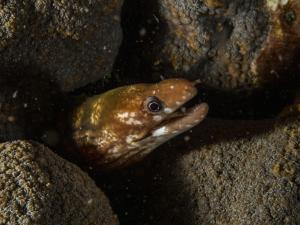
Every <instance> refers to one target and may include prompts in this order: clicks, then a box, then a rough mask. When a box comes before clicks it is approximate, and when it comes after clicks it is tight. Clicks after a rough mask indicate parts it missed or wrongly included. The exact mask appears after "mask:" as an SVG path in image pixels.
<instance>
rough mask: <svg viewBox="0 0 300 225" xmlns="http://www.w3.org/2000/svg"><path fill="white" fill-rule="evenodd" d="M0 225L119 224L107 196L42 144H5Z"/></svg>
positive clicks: (0, 151)
mask: <svg viewBox="0 0 300 225" xmlns="http://www.w3.org/2000/svg"><path fill="white" fill-rule="evenodd" d="M0 171H1V172H0V224H3V225H21V224H22V225H27V224H28V225H29V224H30V225H53V224H57V225H76V224H78V225H79V224H80V225H84V224H86V225H91V224H93V225H105V224H107V225H113V224H119V223H118V220H117V218H116V216H115V215H114V214H113V212H112V210H111V208H110V205H109V202H108V200H107V198H106V197H105V195H104V194H103V192H102V191H101V190H100V189H99V188H98V187H97V186H96V185H95V183H94V182H93V181H92V179H91V178H89V177H88V176H87V174H85V173H84V172H82V171H81V170H80V169H79V168H78V167H77V166H75V165H73V164H71V163H69V162H67V161H65V160H64V159H62V158H60V157H59V156H57V155H55V154H54V153H53V152H52V151H51V150H49V149H47V148H46V147H44V146H43V145H40V144H38V143H34V142H27V141H14V142H6V143H2V144H0Z"/></svg>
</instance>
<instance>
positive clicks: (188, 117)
mask: <svg viewBox="0 0 300 225" xmlns="http://www.w3.org/2000/svg"><path fill="white" fill-rule="evenodd" d="M208 109H209V107H208V105H207V103H200V104H197V105H195V106H193V107H191V108H189V109H187V110H185V107H181V108H179V109H178V110H176V111H175V112H174V113H172V114H171V115H170V116H169V117H168V118H167V119H166V120H165V121H164V122H163V123H161V124H160V125H159V126H158V127H155V128H154V129H153V131H152V136H154V137H159V136H170V137H173V136H175V135H178V134H180V133H183V132H185V131H187V130H189V129H191V128H192V127H194V126H196V125H197V124H199V123H200V122H201V121H202V120H203V119H204V118H205V116H206V115H207V113H208Z"/></svg>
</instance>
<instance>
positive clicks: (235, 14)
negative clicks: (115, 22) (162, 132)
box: [122, 0, 300, 91]
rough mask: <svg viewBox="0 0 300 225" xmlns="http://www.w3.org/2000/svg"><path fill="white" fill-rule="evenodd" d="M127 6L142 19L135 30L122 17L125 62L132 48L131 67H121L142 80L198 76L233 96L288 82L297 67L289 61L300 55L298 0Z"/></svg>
mask: <svg viewBox="0 0 300 225" xmlns="http://www.w3.org/2000/svg"><path fill="white" fill-rule="evenodd" d="M132 2H136V7H139V9H141V10H143V11H142V12H139V13H132V11H133V10H132V11H130V10H131V9H130V7H129V6H127V8H128V11H129V12H130V13H131V17H133V18H135V20H136V21H139V22H138V24H137V25H136V26H137V27H136V29H135V30H134V31H133V29H132V28H131V27H130V25H131V24H130V21H132V20H133V19H132V18H129V17H130V13H129V12H128V15H127V17H124V20H125V23H124V24H125V26H124V29H125V32H124V33H125V35H127V37H124V39H125V40H128V41H127V42H125V43H126V44H127V45H128V46H129V47H128V49H127V50H124V53H122V54H124V55H125V56H126V58H128V52H132V51H133V50H132V49H134V48H136V50H135V55H134V56H133V57H132V59H131V63H130V60H127V61H126V65H125V66H124V67H125V69H127V70H128V72H127V73H128V74H130V75H132V74H134V68H135V73H136V74H138V75H137V76H140V77H142V78H141V79H146V80H147V79H148V80H149V78H152V79H159V77H161V76H163V77H165V78H167V77H174V76H184V77H185V78H188V79H198V78H200V79H201V80H202V81H203V83H204V84H205V85H207V86H209V87H212V88H215V89H223V90H234V91H237V90H248V89H255V88H262V87H265V86H267V85H270V84H276V83H277V82H278V80H280V81H282V80H288V81H289V82H291V80H292V79H291V78H292V77H293V76H294V73H295V70H299V69H297V66H296V64H297V63H298V61H297V60H294V59H295V58H299V57H298V56H299V53H300V44H299V43H300V33H299V30H300V16H299V13H300V2H299V1H298V0H287V1H279V0H275V1H274V0H264V1H261V0H251V1H247V2H245V1H243V0H235V1H226V0H201V1H190V0H183V1H178V0H174V1H172V0H158V1H151V2H146V3H145V2H143V1H138V0H137V1H131V2H130V3H127V4H131V5H133V6H132V7H135V5H134V3H132ZM125 9H126V8H125ZM126 18H129V19H128V24H127V26H126ZM126 31H127V32H126ZM142 31H143V32H142ZM130 39H132V41H131V42H130V41H129V40H130ZM134 43H136V44H134ZM124 49H126V47H124ZM145 59H147V60H145ZM145 61H146V62H145ZM148 71H149V72H148ZM153 74H156V76H155V75H153ZM125 75H126V72H125ZM281 84H282V83H281Z"/></svg>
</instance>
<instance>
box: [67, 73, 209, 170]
mask: <svg viewBox="0 0 300 225" xmlns="http://www.w3.org/2000/svg"><path fill="white" fill-rule="evenodd" d="M196 83H197V82H190V81H188V80H185V79H167V80H163V81H161V82H159V83H155V84H134V85H129V86H124V87H119V88H116V89H113V90H110V91H108V92H105V93H103V94H100V95H95V96H92V97H89V98H87V99H85V100H84V101H83V102H82V103H81V104H79V105H78V106H77V107H75V109H73V111H72V112H71V117H70V118H71V121H70V128H71V131H70V132H71V133H70V136H71V139H72V142H73V143H74V144H75V149H76V150H78V151H79V152H80V153H81V157H83V158H84V159H86V161H87V162H88V163H90V165H92V166H94V167H97V168H101V169H102V168H103V169H112V168H117V167H123V166H126V165H129V164H132V163H134V162H136V161H139V160H141V159H142V158H144V157H145V156H146V155H148V154H149V153H150V152H151V151H152V150H153V149H155V148H156V147H157V146H159V145H161V144H162V143H164V142H166V141H168V140H169V139H171V138H172V137H174V136H176V135H178V134H180V133H182V132H184V131H187V130H189V129H190V128H192V127H194V126H195V125H197V124H198V123H200V122H201V121H202V120H203V119H204V118H205V116H206V114H207V112H208V105H207V104H206V103H200V104H198V105H195V106H193V107H191V108H189V109H185V108H184V107H183V105H184V104H185V103H187V102H188V101H189V100H191V99H192V98H193V97H195V95H196V94H197V88H196V87H195V85H196ZM183 109H184V110H183Z"/></svg>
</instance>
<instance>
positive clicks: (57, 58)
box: [0, 0, 123, 91]
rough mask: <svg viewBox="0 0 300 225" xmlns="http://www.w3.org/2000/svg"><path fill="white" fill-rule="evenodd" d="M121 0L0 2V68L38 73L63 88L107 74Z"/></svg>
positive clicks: (112, 57)
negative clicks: (28, 69) (25, 69)
mask: <svg viewBox="0 0 300 225" xmlns="http://www.w3.org/2000/svg"><path fill="white" fill-rule="evenodd" d="M122 3H123V1H122V0H113V1H111V0H89V1H78V0H72V1H58V0H36V1H30V0H22V1H18V0H10V1H5V2H2V3H1V4H0V37H1V41H0V59H1V62H2V63H1V70H0V72H1V73H2V74H3V71H5V70H11V71H12V73H13V74H19V73H23V69H24V68H26V67H30V71H29V72H30V73H36V72H40V74H43V75H42V76H45V77H47V78H48V80H50V81H54V82H57V83H58V84H59V86H60V87H61V88H62V89H63V90H64V91H70V90H74V89H75V88H78V87H82V86H84V85H86V84H87V83H89V82H93V81H96V80H99V79H102V80H103V79H105V78H104V77H105V76H109V74H110V72H111V69H112V65H113V63H114V60H115V57H116V55H117V53H118V49H119V46H120V43H121V39H122V31H121V27H120V11H121V7H122Z"/></svg>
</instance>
